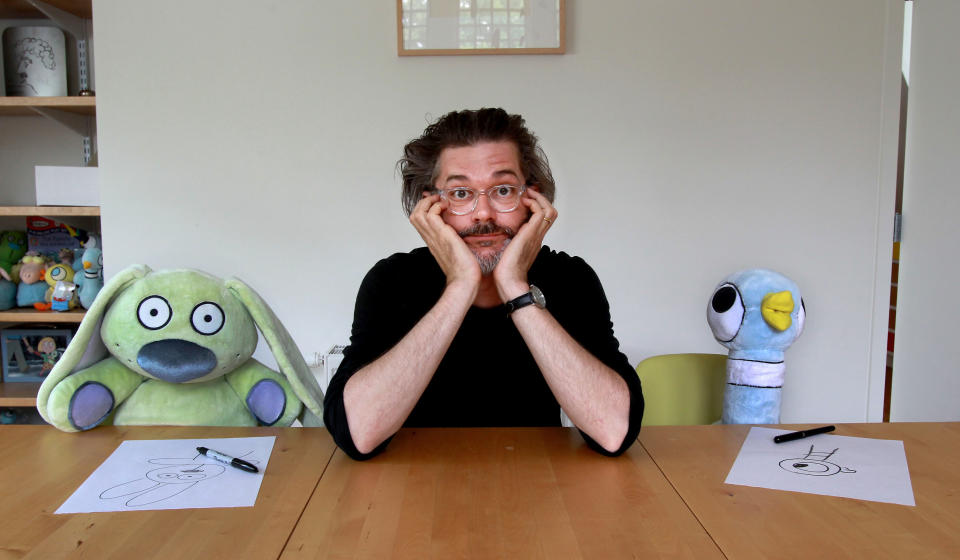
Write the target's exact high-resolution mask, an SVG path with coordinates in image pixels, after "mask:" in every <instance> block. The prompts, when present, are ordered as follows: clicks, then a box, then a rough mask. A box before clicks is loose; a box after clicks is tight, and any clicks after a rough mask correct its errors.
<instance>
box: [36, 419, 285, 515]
mask: <svg viewBox="0 0 960 560" xmlns="http://www.w3.org/2000/svg"><path fill="white" fill-rule="evenodd" d="M275 440H276V437H275V436H268V437H250V438H218V439H166V440H129V441H124V442H122V443H121V444H120V445H119V446H118V447H117V449H116V450H115V451H114V452H113V453H112V454H111V455H110V456H109V457H107V459H106V460H105V461H104V462H103V464H101V465H100V466H99V467H97V470H95V471H93V474H91V475H90V476H89V477H88V478H87V480H85V481H84V482H83V484H81V485H80V487H79V488H77V490H76V492H74V493H73V495H72V496H70V497H69V498H67V501H66V502H64V503H63V505H61V506H60V508H59V509H57V511H56V512H54V513H86V512H94V511H140V510H150V509H186V508H215V507H252V506H253V505H254V504H255V503H256V501H257V494H258V493H259V492H260V483H261V481H263V473H264V471H265V470H266V468H267V461H268V460H269V459H270V453H271V452H272V451H273V443H274V441H275ZM197 447H207V448H209V449H214V450H216V451H219V452H221V453H225V454H227V455H230V456H231V457H236V458H239V459H243V460H245V461H247V462H250V463H253V464H254V465H255V466H256V467H257V468H258V469H259V470H260V472H258V473H249V472H246V471H242V470H240V469H237V468H234V467H231V466H229V465H225V464H223V463H219V462H217V461H215V460H213V459H210V458H208V457H205V456H203V455H201V454H200V453H198V452H197Z"/></svg>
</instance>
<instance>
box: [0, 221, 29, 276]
mask: <svg viewBox="0 0 960 560" xmlns="http://www.w3.org/2000/svg"><path fill="white" fill-rule="evenodd" d="M25 254H27V232H25V231H4V232H0V268H2V269H3V270H5V271H6V272H7V274H9V275H10V276H11V277H13V278H16V276H17V271H16V270H14V266H15V265H16V264H17V263H18V262H20V259H22V258H23V256H24V255H25ZM11 281H14V280H11Z"/></svg>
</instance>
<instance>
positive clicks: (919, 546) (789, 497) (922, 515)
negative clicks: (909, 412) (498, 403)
mask: <svg viewBox="0 0 960 560" xmlns="http://www.w3.org/2000/svg"><path fill="white" fill-rule="evenodd" d="M803 427H809V426H789V427H788V428H791V429H793V428H797V429H799V428H803ZM748 431H749V426H682V427H680V426H678V427H666V426H664V427H646V428H644V430H643V431H642V432H641V434H640V444H638V445H634V446H633V447H632V448H630V450H628V451H627V453H626V454H624V455H623V456H622V457H617V458H608V457H603V456H600V455H598V454H596V453H594V452H593V451H590V450H589V449H587V447H586V446H585V444H584V443H583V440H582V439H581V437H580V436H579V434H577V433H576V431H575V430H571V429H562V428H491V429H404V430H401V432H400V433H399V434H398V435H397V436H396V437H395V438H394V441H393V442H392V443H391V444H390V447H389V449H388V450H387V451H386V452H385V453H384V454H382V455H380V456H379V457H376V458H374V459H372V460H370V461H366V462H355V461H353V460H351V459H349V458H348V457H347V456H346V455H344V454H343V453H342V452H341V451H339V450H336V451H335V447H334V445H333V443H332V441H331V439H330V436H329V434H327V432H326V431H325V430H322V429H298V428H205V427H102V428H96V429H94V430H91V431H90V432H86V433H83V434H68V433H64V432H60V431H58V430H56V429H54V428H52V427H50V426H2V427H0V448H2V449H3V450H4V460H3V461H2V462H0V560H2V559H6V558H72V557H76V558H79V557H83V558H108V557H117V558H176V559H178V560H179V559H181V558H201V557H207V558H209V557H213V558H243V559H248V558H249V559H259V558H270V559H273V558H286V559H292V558H418V559H419V558H506V557H508V558H524V559H527V558H550V559H554V558H629V557H636V558H658V557H679V558H724V557H726V558H736V559H740V558H803V559H804V560H809V559H810V558H830V559H833V558H907V559H909V560H914V559H919V558H960V530H958V529H960V470H958V469H957V467H956V465H957V464H958V455H960V423H928V424H925V423H915V424H841V425H838V426H837V431H836V432H835V433H836V434H837V435H847V436H859V437H877V438H886V439H899V440H903V442H904V447H905V449H906V454H907V462H908V464H909V467H910V474H911V480H912V483H913V489H914V495H915V497H916V501H917V506H916V507H908V506H900V505H894V504H884V503H877V502H867V501H862V500H853V499H847V498H834V497H830V496H820V495H814V494H803V493H796V492H784V491H778V490H769V489H764V488H753V487H747V486H734V485H727V484H724V483H723V480H724V479H725V478H726V475H727V473H728V472H729V470H730V467H731V465H732V464H733V461H734V459H735V458H736V456H737V453H738V452H739V450H740V446H741V444H742V443H743V440H744V438H745V437H746V434H747V432H748ZM262 435H276V436H277V442H276V444H275V445H274V448H273V454H272V456H271V458H270V464H269V467H268V469H267V471H266V473H265V474H264V475H263V476H264V480H263V485H262V486H261V488H260V494H259V497H258V499H257V503H256V505H255V506H254V507H252V508H220V509H190V510H160V511H138V512H115V513H90V514H74V515H55V514H53V511H55V510H56V509H57V508H58V507H59V506H60V504H62V503H63V502H64V500H66V499H67V498H68V497H69V496H70V495H71V494H72V493H73V492H74V490H76V488H77V487H79V486H80V484H81V483H82V482H83V481H84V480H86V478H87V477H88V476H89V475H90V473H91V472H93V470H94V469H95V468H96V467H97V466H99V465H100V464H101V463H102V462H103V460H104V459H106V457H107V456H109V455H110V453H112V452H113V451H114V450H115V449H116V447H117V446H118V445H119V444H120V442H121V441H123V440H127V439H176V438H210V437H249V436H262Z"/></svg>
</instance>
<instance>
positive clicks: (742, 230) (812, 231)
mask: <svg viewBox="0 0 960 560" xmlns="http://www.w3.org/2000/svg"><path fill="white" fill-rule="evenodd" d="M567 4H568V10H569V14H568V18H567V21H568V39H567V45H568V52H567V54H565V55H562V56H480V57H405V58H400V57H397V56H396V36H395V34H396V21H395V11H394V3H393V2H377V3H373V2H340V3H333V2H312V1H308V0H295V1H284V2H278V1H270V2H266V1H261V2H225V1H222V2H199V3H197V2H188V1H184V0H179V1H170V2H152V1H150V2H148V1H144V0H133V1H131V0H123V1H119V0H95V2H94V30H95V34H96V40H97V71H98V76H97V83H98V91H97V94H98V113H97V119H98V129H99V134H100V165H101V168H102V169H101V172H102V177H103V186H102V199H103V208H102V213H103V234H104V245H105V259H106V264H107V274H108V276H109V275H112V274H114V273H116V272H117V271H118V270H119V269H120V268H122V267H124V266H126V265H128V264H130V263H134V262H145V263H147V264H149V265H150V266H152V267H154V268H169V267H195V268H202V269H205V270H207V271H209V272H212V273H214V274H218V275H222V276H227V275H235V276H238V277H240V278H242V279H244V280H246V281H248V282H249V283H250V284H251V285H252V286H253V287H254V288H255V289H257V290H258V291H259V292H260V293H261V294H262V295H263V296H264V297H265V299H266V300H267V301H268V302H269V303H270V304H271V306H272V307H273V308H274V310H275V311H276V312H277V314H278V316H279V317H280V318H281V319H283V321H284V322H285V324H286V325H287V327H288V328H289V329H290V330H291V332H292V334H293V336H294V338H295V339H296V341H297V343H298V344H299V345H300V348H301V350H302V351H303V352H304V354H306V355H309V354H310V353H312V352H314V351H322V350H325V349H326V348H327V347H328V346H330V345H331V344H333V343H337V342H344V341H346V340H347V338H348V336H349V329H350V323H351V319H352V306H353V300H354V297H355V294H356V290H357V287H358V285H359V283H360V280H361V279H362V277H363V275H364V274H365V273H366V271H367V270H368V269H369V268H370V266H372V265H373V263H374V262H375V261H376V260H377V259H379V258H382V257H384V256H386V255H389V254H390V253H392V252H395V251H406V250H409V249H411V248H413V247H416V246H418V245H421V244H422V243H421V242H420V240H419V238H418V236H417V235H416V233H415V232H414V230H413V228H412V227H410V225H409V224H408V223H407V222H406V219H405V217H404V216H403V214H402V212H401V209H400V203H399V182H398V179H397V178H396V177H395V176H394V168H393V164H394V162H395V161H396V160H397V158H398V157H399V155H400V151H401V147H402V145H403V144H404V143H405V142H406V141H407V140H409V139H410V138H412V137H414V136H416V135H418V134H419V133H420V131H422V129H423V127H424V126H425V124H426V123H427V122H428V121H429V120H431V119H432V118H435V117H437V116H439V115H441V114H443V113H445V112H447V111H449V110H452V109H458V108H476V107H480V106H504V107H505V108H507V109H508V110H510V111H511V112H519V113H521V114H523V115H525V116H526V117H527V120H528V123H529V124H530V126H531V127H532V129H533V130H534V131H535V132H537V133H538V134H539V135H540V137H541V138H542V140H543V145H544V148H545V149H546V151H547V153H548V154H549V156H550V158H551V161H552V163H553V167H554V172H555V175H556V178H557V180H558V198H557V201H556V205H557V207H558V209H559V212H560V220H559V221H558V223H557V224H556V226H555V227H554V228H553V229H552V230H551V232H550V234H549V235H548V237H547V243H548V244H549V245H550V246H552V247H554V248H557V249H562V250H565V251H567V252H570V253H573V254H578V255H581V256H583V257H585V258H586V259H587V260H588V262H590V263H591V264H592V265H593V266H594V268H595V269H596V270H597V272H598V273H599V275H600V277H601V279H602V280H603V281H604V284H605V286H606V289H607V292H608V297H609V299H610V302H611V305H612V313H613V318H614V322H615V325H616V330H617V334H618V336H619V339H620V342H621V344H622V347H623V349H624V350H625V352H626V353H627V355H628V356H629V358H630V359H631V361H633V362H638V361H639V360H641V359H642V358H644V357H647V356H649V355H652V354H659V353H667V352H689V351H702V352H720V353H722V352H725V350H724V349H723V348H722V347H721V346H719V344H717V343H716V342H714V341H713V339H712V337H711V335H710V331H709V328H708V327H707V324H706V321H705V317H704V310H705V307H706V302H707V300H708V298H709V297H710V295H711V292H712V290H713V288H714V286H715V285H716V283H717V282H719V281H720V280H721V279H722V278H723V277H724V276H726V275H727V274H728V273H730V272H733V271H735V270H738V269H741V268H746V267H767V268H773V269H776V270H779V271H781V272H783V273H785V274H787V275H788V276H790V277H792V278H793V279H794V280H796V281H797V282H798V283H799V285H800V287H801V290H802V291H803V293H804V299H805V301H806V305H807V311H808V323H807V331H806V332H805V333H804V335H803V336H802V337H801V338H800V340H799V341H798V342H797V343H796V344H795V345H794V347H793V348H792V349H791V350H790V351H788V354H787V361H788V364H787V371H788V373H787V376H788V377H787V388H786V390H785V393H784V405H783V420H784V421H817V420H831V421H862V420H864V419H867V418H868V417H869V418H872V419H879V412H878V411H879V405H881V404H882V386H879V392H878V386H877V385H876V383H875V381H876V380H877V379H881V380H882V375H883V360H884V350H885V349H884V347H883V344H884V341H885V329H886V298H887V293H885V292H884V283H883V282H884V281H888V278H889V265H890V260H889V259H890V231H891V225H890V222H891V221H892V218H891V216H892V208H893V182H892V181H893V174H892V170H895V164H896V161H895V155H896V145H895V142H896V119H897V110H898V105H899V99H898V97H896V95H897V94H898V93H899V48H900V45H899V39H900V28H899V25H900V21H901V18H902V6H901V4H900V3H899V2H897V1H896V0H889V1H888V2H886V3H881V2H876V1H875V0H856V1H854V0H850V1H845V2H839V3H838V2H833V1H830V0H807V1H804V2H796V1H786V0H784V1H777V2H773V1H770V0H743V1H737V2H715V1H713V0H697V1H688V2H674V1H665V0H664V1H659V0H658V1H653V0H650V1H643V2H637V1H634V0H619V1H609V2H602V3H598V2H586V1H581V2H578V1H570V2H568V3H567ZM891 69H893V71H892V70H891ZM891 92H893V94H891ZM891 95H893V96H892V97H891ZM891 119H892V122H893V125H892V126H891V125H890V122H891ZM891 143H892V144H891ZM891 145H892V147H893V157H894V159H893V160H890V147H891ZM884 268H885V270H886V271H885V272H883V271H884ZM878 271H880V272H882V275H881V276H882V280H881V279H880V277H878ZM548 297H549V294H548ZM878 376H879V377H878ZM878 395H880V397H879V398H880V401H879V402H878V401H877V399H878Z"/></svg>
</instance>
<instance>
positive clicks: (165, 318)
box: [137, 296, 173, 331]
mask: <svg viewBox="0 0 960 560" xmlns="http://www.w3.org/2000/svg"><path fill="white" fill-rule="evenodd" d="M172 315H173V310H172V309H171V308H170V303H169V302H167V300H165V299H164V298H163V297H161V296H150V297H146V298H143V301H141V302H140V305H138V306H137V319H139V320H140V324H141V325H143V326H144V327H146V328H148V329H150V330H152V331H155V330H157V329H162V328H163V327H165V326H167V323H169V322H170V317H171V316H172Z"/></svg>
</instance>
